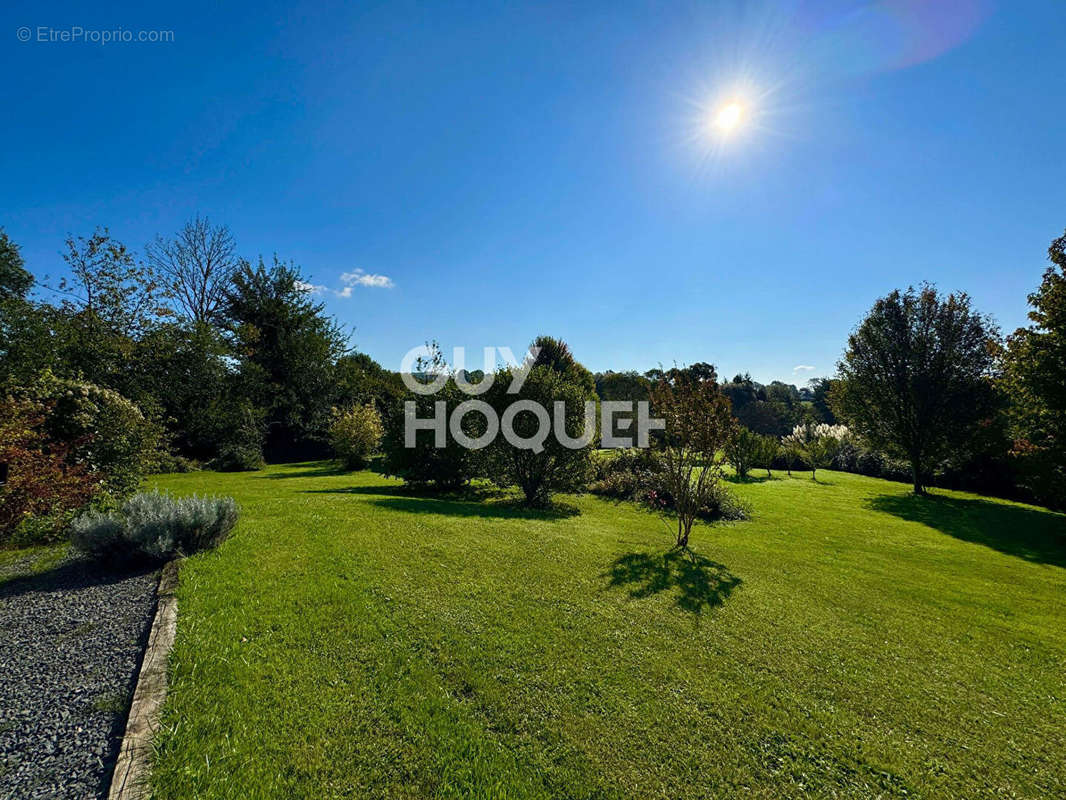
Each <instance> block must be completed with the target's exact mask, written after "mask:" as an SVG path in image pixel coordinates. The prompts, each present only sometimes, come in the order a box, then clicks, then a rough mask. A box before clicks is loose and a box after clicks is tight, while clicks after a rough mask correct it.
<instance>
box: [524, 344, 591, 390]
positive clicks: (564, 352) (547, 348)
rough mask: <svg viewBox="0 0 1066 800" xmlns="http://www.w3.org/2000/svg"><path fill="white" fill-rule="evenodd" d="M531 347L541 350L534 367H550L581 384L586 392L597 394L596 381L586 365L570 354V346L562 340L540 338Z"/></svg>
mask: <svg viewBox="0 0 1066 800" xmlns="http://www.w3.org/2000/svg"><path fill="white" fill-rule="evenodd" d="M530 347H531V348H532V347H537V348H539V352H538V353H537V358H536V360H535V361H534V362H533V366H534V367H548V368H549V369H551V370H553V371H554V372H557V373H559V374H561V375H565V376H566V377H568V378H569V379H570V380H573V381H576V382H577V383H579V384H581V386H582V388H583V389H584V390H585V391H587V392H590V393H593V394H594V393H595V392H596V379H595V378H594V377H593V376H592V373H591V372H589V371H588V369H586V368H585V367H584V365H582V364H580V363H579V362H578V361H577V359H575V358H574V354H573V353H571V352H570V346H569V345H568V344H567V343H566V342H564V341H563V340H562V339H556V338H554V337H552V336H538V337H537V338H536V339H534V340H533V344H531V345H530Z"/></svg>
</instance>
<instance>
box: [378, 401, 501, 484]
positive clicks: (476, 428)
mask: <svg viewBox="0 0 1066 800" xmlns="http://www.w3.org/2000/svg"><path fill="white" fill-rule="evenodd" d="M467 399H469V398H468V397H467V396H466V395H465V394H463V392H461V391H460V390H459V387H457V386H456V385H455V383H454V381H452V380H449V381H448V382H447V383H446V384H445V385H444V387H443V388H442V389H441V390H440V391H438V392H437V393H435V394H433V395H422V394H415V393H414V392H409V393H408V394H406V395H405V396H403V397H401V398H399V399H397V400H395V401H393V402H392V403H391V404H390V405H389V406H387V407H386V408H385V413H384V414H383V415H382V417H383V419H382V422H383V425H384V437H383V438H382V451H383V453H384V456H385V457H384V460H383V464H382V467H383V468H384V470H385V472H386V474H388V475H394V476H396V477H398V478H402V479H403V480H404V482H405V483H407V484H408V485H409V486H418V487H426V486H432V487H434V488H436V489H438V490H445V491H448V490H453V489H458V488H460V487H462V486H465V485H466V484H467V483H469V482H470V480H471V479H472V478H474V477H475V476H476V475H477V474H479V471H480V470H481V469H482V463H483V462H482V456H483V453H482V452H481V451H474V450H468V449H467V448H465V447H463V446H462V445H460V444H459V442H458V441H456V439H455V437H454V436H453V435H452V432H451V427H450V425H449V424H448V420H450V419H451V413H452V411H454V410H455V408H456V407H457V406H458V405H459V404H460V403H462V402H463V401H465V400H467ZM407 402H410V403H413V404H414V409H415V415H416V417H417V418H418V419H431V418H434V417H435V416H436V415H437V413H438V409H437V404H438V403H442V404H443V405H442V406H441V409H440V411H439V413H441V414H444V420H445V423H444V442H443V447H437V446H436V437H435V432H434V431H431V430H420V431H417V432H416V436H415V441H414V446H413V447H406V446H405V442H404V405H405V403H407ZM462 430H463V432H464V433H466V434H467V435H468V436H473V437H476V436H480V435H481V434H482V433H484V420H483V418H482V417H481V416H480V415H478V414H467V415H466V417H465V418H464V419H463V423H462Z"/></svg>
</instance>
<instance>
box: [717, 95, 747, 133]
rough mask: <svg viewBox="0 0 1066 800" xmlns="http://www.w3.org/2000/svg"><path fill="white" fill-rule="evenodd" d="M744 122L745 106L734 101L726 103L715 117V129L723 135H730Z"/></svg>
mask: <svg viewBox="0 0 1066 800" xmlns="http://www.w3.org/2000/svg"><path fill="white" fill-rule="evenodd" d="M743 121H744V106H742V105H741V104H740V103H738V102H736V101H734V102H731V103H726V104H725V105H724V106H722V107H721V108H719V109H718V111H717V112H716V113H715V115H714V127H715V128H717V129H718V130H719V131H721V132H722V133H729V132H730V131H733V130H735V129H736V128H737V126H739V125H740V123H741V122H743Z"/></svg>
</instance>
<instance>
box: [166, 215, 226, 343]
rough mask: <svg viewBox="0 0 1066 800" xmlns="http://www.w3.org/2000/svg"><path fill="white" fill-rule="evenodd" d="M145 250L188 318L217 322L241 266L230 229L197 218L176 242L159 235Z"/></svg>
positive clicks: (175, 238) (176, 237)
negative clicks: (235, 273)
mask: <svg viewBox="0 0 1066 800" xmlns="http://www.w3.org/2000/svg"><path fill="white" fill-rule="evenodd" d="M145 250H146V253H147V256H148V263H149V264H151V265H152V267H153V268H154V269H155V270H157V271H158V272H159V274H160V275H162V276H163V278H164V280H165V281H166V284H167V286H168V287H169V289H170V292H171V294H172V295H173V297H174V300H175V301H176V302H177V303H178V305H179V306H180V307H181V310H182V311H183V312H184V313H185V315H186V316H188V317H189V318H190V319H192V320H194V321H196V322H211V321H213V320H214V318H215V316H216V315H217V313H218V310H219V309H220V308H221V306H222V303H223V302H224V300H225V295H226V289H227V287H228V286H229V283H230V280H231V278H232V277H233V273H234V272H236V270H237V268H238V267H239V266H240V259H239V258H238V257H237V247H236V245H235V244H234V241H233V236H232V234H231V233H230V231H229V228H227V227H226V226H225V225H211V222H210V221H209V220H208V219H207V217H204V218H203V219H201V218H200V216H199V215H197V216H196V217H195V218H194V219H192V220H189V221H188V222H186V223H185V226H184V227H183V228H182V229H181V230H180V231H178V233H177V234H176V235H175V236H174V238H173V239H164V238H163V237H161V236H157V237H156V238H155V241H154V242H151V243H149V245H148V246H147V247H146V248H145Z"/></svg>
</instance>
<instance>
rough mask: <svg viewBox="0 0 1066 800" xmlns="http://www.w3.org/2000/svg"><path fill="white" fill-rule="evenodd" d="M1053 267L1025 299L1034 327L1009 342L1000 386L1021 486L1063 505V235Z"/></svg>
mask: <svg viewBox="0 0 1066 800" xmlns="http://www.w3.org/2000/svg"><path fill="white" fill-rule="evenodd" d="M1048 257H1049V258H1050V260H1051V266H1049V267H1048V268H1047V270H1046V271H1045V272H1044V278H1043V281H1042V282H1041V284H1040V287H1039V288H1038V289H1037V290H1036V291H1035V292H1033V293H1032V294H1031V295H1029V305H1030V307H1031V310H1030V311H1029V319H1030V320H1031V321H1032V325H1030V326H1029V327H1027V328H1019V329H1018V330H1016V331H1015V332H1014V334H1013V335H1012V336H1011V337H1010V339H1009V340H1008V344H1007V356H1006V364H1005V367H1006V368H1005V370H1004V376H1003V386H1004V388H1005V390H1006V392H1007V394H1008V395H1009V397H1010V411H1009V414H1010V423H1011V429H1012V432H1013V434H1014V437H1015V443H1014V448H1013V455H1014V457H1015V461H1016V463H1017V465H1018V468H1019V472H1020V477H1021V481H1022V483H1023V485H1025V487H1026V488H1027V489H1028V490H1029V491H1030V492H1032V494H1033V495H1034V496H1036V497H1038V498H1039V499H1040V500H1041V501H1042V502H1045V503H1048V504H1049V505H1052V506H1054V507H1063V506H1066V234H1064V235H1063V236H1061V237H1059V238H1058V239H1056V240H1055V241H1054V242H1052V243H1051V247H1050V248H1048Z"/></svg>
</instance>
